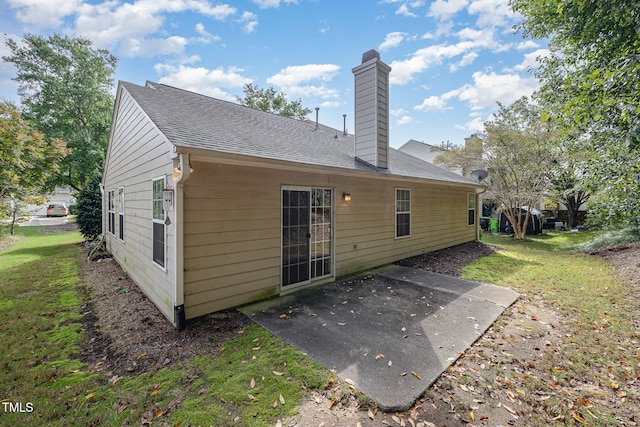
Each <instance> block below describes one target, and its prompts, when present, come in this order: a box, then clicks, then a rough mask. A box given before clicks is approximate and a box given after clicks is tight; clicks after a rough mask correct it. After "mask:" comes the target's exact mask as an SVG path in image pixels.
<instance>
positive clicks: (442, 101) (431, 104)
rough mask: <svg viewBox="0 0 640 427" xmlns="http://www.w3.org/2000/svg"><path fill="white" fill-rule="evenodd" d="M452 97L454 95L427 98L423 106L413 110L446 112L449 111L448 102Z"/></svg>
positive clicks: (417, 106)
mask: <svg viewBox="0 0 640 427" xmlns="http://www.w3.org/2000/svg"><path fill="white" fill-rule="evenodd" d="M451 97H452V95H448V94H445V95H443V96H430V97H428V98H425V99H424V101H422V104H420V105H416V106H415V107H413V109H414V110H418V111H444V110H447V109H449V108H447V100H448V99H450V98H451Z"/></svg>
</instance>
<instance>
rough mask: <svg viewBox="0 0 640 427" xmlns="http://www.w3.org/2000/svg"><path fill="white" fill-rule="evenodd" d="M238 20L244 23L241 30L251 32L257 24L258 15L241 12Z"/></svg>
mask: <svg viewBox="0 0 640 427" xmlns="http://www.w3.org/2000/svg"><path fill="white" fill-rule="evenodd" d="M238 22H240V23H244V27H243V31H244V32H245V33H248V34H250V33H253V32H254V31H255V30H256V27H257V26H258V16H257V15H256V14H255V13H252V12H243V13H242V17H241V18H240V19H239V20H238Z"/></svg>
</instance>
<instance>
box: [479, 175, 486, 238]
mask: <svg viewBox="0 0 640 427" xmlns="http://www.w3.org/2000/svg"><path fill="white" fill-rule="evenodd" d="M486 191H487V187H484V188H483V189H482V191H480V192H478V190H477V189H476V242H479V241H480V230H481V228H480V217H481V216H482V206H479V204H480V203H479V202H480V195H481V194H482V193H484V192H486Z"/></svg>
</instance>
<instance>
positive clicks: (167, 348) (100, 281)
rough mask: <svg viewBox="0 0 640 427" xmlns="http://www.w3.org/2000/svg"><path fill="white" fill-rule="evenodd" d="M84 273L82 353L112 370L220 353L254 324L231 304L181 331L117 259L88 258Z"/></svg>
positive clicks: (127, 371) (95, 365) (125, 371)
mask: <svg viewBox="0 0 640 427" xmlns="http://www.w3.org/2000/svg"><path fill="white" fill-rule="evenodd" d="M82 276H83V279H84V283H87V284H88V289H87V292H88V294H89V295H88V301H89V302H88V304H87V306H86V308H85V310H86V312H85V317H84V325H85V331H86V334H87V338H86V345H84V346H83V348H84V349H83V352H82V354H81V357H82V359H83V361H85V362H88V363H89V364H90V369H93V370H96V371H100V372H104V373H105V374H106V375H119V376H125V375H132V374H139V373H140V372H146V371H156V370H158V369H161V368H163V367H168V366H171V365H173V364H174V363H177V362H180V361H183V360H188V359H191V358H194V357H196V356H200V355H203V354H215V353H217V351H218V350H219V349H220V347H222V345H223V344H224V343H225V342H226V341H227V340H229V339H231V338H233V337H234V336H236V335H237V332H238V331H239V330H241V329H243V328H245V327H246V326H247V325H249V324H250V322H249V320H248V319H247V318H246V317H245V316H244V315H243V314H241V313H239V312H238V311H236V310H227V311H221V312H217V313H213V314H209V315H206V316H201V317H198V318H196V319H192V320H189V321H187V328H186V329H185V330H184V331H182V332H176V329H175V327H174V326H173V325H172V324H171V323H169V321H168V320H167V319H166V318H165V316H164V315H163V314H162V313H161V312H160V311H159V310H158V308H157V307H156V306H155V305H154V304H153V303H152V302H151V301H150V300H149V299H148V298H147V297H146V295H145V294H144V293H143V292H142V291H140V289H139V288H138V287H137V286H136V284H135V283H134V282H133V280H131V278H130V277H128V276H127V274H126V273H124V272H123V271H122V269H121V268H120V266H119V265H118V264H117V263H116V262H115V261H114V260H113V259H110V258H106V259H102V260H99V261H85V262H84V264H83V267H82Z"/></svg>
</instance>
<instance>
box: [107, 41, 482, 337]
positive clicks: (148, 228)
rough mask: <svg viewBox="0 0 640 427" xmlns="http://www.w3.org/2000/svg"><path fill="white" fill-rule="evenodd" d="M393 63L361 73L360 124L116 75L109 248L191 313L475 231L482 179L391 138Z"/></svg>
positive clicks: (176, 318) (367, 57) (168, 303)
mask: <svg viewBox="0 0 640 427" xmlns="http://www.w3.org/2000/svg"><path fill="white" fill-rule="evenodd" d="M389 71H390V68H389V67H388V66H387V65H386V64H384V63H383V62H382V61H380V58H379V55H378V53H377V52H375V51H369V52H367V53H365V54H364V55H363V63H362V64H361V65H359V66H357V67H355V68H354V69H353V73H354V75H355V87H356V89H355V136H354V135H347V134H346V133H344V132H343V131H338V130H335V129H331V128H328V127H325V126H322V125H319V124H317V123H314V122H310V121H302V120H296V119H290V118H285V117H281V116H278V115H274V114H271V113H266V112H262V111H258V110H253V109H250V108H247V107H243V106H241V105H238V104H235V103H231V102H227V101H222V100H219V99H214V98H210V97H207V96H204V95H199V94H197V93H192V92H188V91H185V90H180V89H176V88H173V87H169V86H166V85H162V84H156V83H150V82H148V83H147V84H146V85H145V86H144V87H143V86H138V85H135V84H131V83H126V82H120V83H119V85H118V90H117V95H116V102H115V111H114V117H113V125H112V128H111V135H110V138H109V148H108V152H107V158H106V164H105V168H104V176H103V186H104V203H103V206H104V208H103V209H104V213H103V218H104V220H103V227H104V231H105V234H106V243H107V247H108V249H109V250H110V251H111V253H112V254H113V257H114V258H115V259H116V260H117V262H118V263H119V264H120V265H121V266H122V268H123V269H124V270H125V271H127V273H128V274H129V275H130V276H131V277H132V278H133V280H135V282H136V283H137V284H138V286H139V287H140V288H141V289H142V290H143V291H144V292H145V293H146V294H147V295H148V297H149V298H150V299H151V300H152V301H153V302H154V303H155V304H156V305H157V306H158V307H159V309H160V310H161V311H162V312H163V313H164V314H165V316H166V317H167V318H168V319H169V320H170V321H171V322H173V323H174V324H175V325H176V327H177V329H178V330H181V329H182V328H183V327H184V325H185V320H186V319H189V318H193V317H196V316H200V315H204V314H207V313H211V312H214V311H217V310H221V309H225V308H230V307H235V306H238V305H242V304H246V303H249V302H252V301H256V300H260V299H265V298H268V297H271V296H274V295H279V294H284V293H287V292H290V291H292V290H294V289H298V288H300V287H302V286H306V285H311V284H318V283H321V282H327V281H332V280H335V278H336V277H339V276H345V275H348V274H352V273H356V272H361V271H363V270H366V269H369V268H372V267H376V266H380V265H383V264H387V263H391V262H393V261H396V260H399V259H402V258H405V257H409V256H413V255H418V254H421V253H424V252H429V251H433V250H436V249H440V248H444V247H448V246H453V245H456V244H460V243H464V242H467V241H473V240H475V239H476V238H477V227H476V224H477V216H478V212H477V210H476V208H475V207H476V203H477V196H476V190H477V189H478V186H477V185H476V184H475V183H474V182H472V181H470V180H468V179H466V178H464V177H462V176H460V175H456V174H454V173H451V172H449V171H446V170H444V169H441V168H439V167H436V166H434V165H431V164H428V163H425V162H423V161H421V160H419V159H417V158H415V157H412V156H409V155H407V154H405V153H402V152H400V151H397V150H394V149H392V148H389V143H388V123H389V120H388V119H389V105H388V98H387V96H388V88H389V83H388V77H389Z"/></svg>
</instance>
